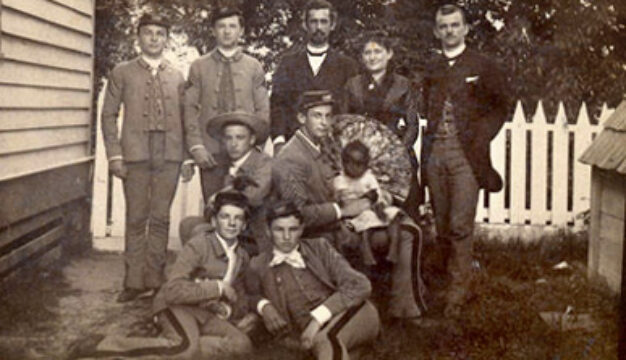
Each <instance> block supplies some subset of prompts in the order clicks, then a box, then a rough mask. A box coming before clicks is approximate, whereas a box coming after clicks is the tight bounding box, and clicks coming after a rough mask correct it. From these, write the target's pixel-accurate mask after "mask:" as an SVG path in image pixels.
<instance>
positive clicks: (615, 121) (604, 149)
mask: <svg viewBox="0 0 626 360" xmlns="http://www.w3.org/2000/svg"><path fill="white" fill-rule="evenodd" d="M580 161H581V162H582V163H584V164H588V165H591V166H592V170H591V219H590V221H591V224H590V231H589V255H588V272H589V276H592V277H593V276H597V275H600V276H601V277H603V278H605V279H606V281H607V282H608V285H609V287H610V288H611V289H612V290H614V291H615V292H616V293H620V292H621V291H622V290H621V289H622V286H623V282H626V279H624V275H623V274H624V272H625V271H624V265H625V261H624V260H626V256H624V254H625V251H626V247H625V246H624V245H625V243H626V100H624V101H622V103H621V104H620V105H619V106H618V107H617V109H615V112H614V113H613V114H612V115H611V117H609V118H608V119H607V120H606V121H605V123H604V129H603V130H602V132H600V133H599V134H598V136H596V138H595V139H594V140H593V142H592V144H591V145H590V146H589V148H588V149H587V150H586V151H585V152H584V153H583V155H582V156H581V157H580Z"/></svg>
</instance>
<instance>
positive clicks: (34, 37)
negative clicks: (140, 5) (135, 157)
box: [0, 0, 95, 278]
mask: <svg viewBox="0 0 626 360" xmlns="http://www.w3.org/2000/svg"><path fill="white" fill-rule="evenodd" d="M0 3H2V9H1V10H2V11H0V39H1V41H2V49H1V51H2V57H1V58H0V199H2V204H3V206H2V207H1V208H0V278H4V277H8V276H10V274H14V273H15V272H14V271H15V270H17V269H18V268H20V267H22V266H23V265H29V266H30V265H32V264H33V263H35V262H38V260H39V259H40V258H45V257H47V256H48V255H49V254H50V253H59V254H60V246H59V245H60V244H61V243H62V244H63V246H64V247H65V246H66V245H67V244H68V243H69V242H68V239H70V238H73V237H76V238H80V240H79V242H83V243H85V242H87V241H88V238H87V236H84V235H85V234H82V233H81V234H80V236H73V235H72V234H74V235H77V234H78V232H77V231H78V230H79V229H80V228H81V227H82V228H83V229H86V228H88V226H87V224H86V223H87V222H88V220H89V219H88V217H89V216H85V214H84V211H85V207H84V205H85V204H86V198H87V197H88V196H89V195H90V193H91V169H92V161H93V160H92V159H93V157H92V156H91V145H90V142H91V138H92V135H91V131H92V130H91V127H92V124H91V123H92V112H91V110H92V109H91V107H92V92H93V90H92V88H93V86H92V85H93V56H94V55H93V54H94V35H93V34H94V27H95V22H94V21H95V19H94V12H95V0H0ZM79 223H80V224H79Z"/></svg>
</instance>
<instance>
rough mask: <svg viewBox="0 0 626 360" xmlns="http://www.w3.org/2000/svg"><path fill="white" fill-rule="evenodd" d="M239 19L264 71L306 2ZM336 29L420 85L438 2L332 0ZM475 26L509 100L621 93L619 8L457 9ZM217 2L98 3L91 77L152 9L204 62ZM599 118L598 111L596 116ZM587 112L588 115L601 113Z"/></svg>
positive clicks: (534, 4)
mask: <svg viewBox="0 0 626 360" xmlns="http://www.w3.org/2000/svg"><path fill="white" fill-rule="evenodd" d="M230 3H234V4H235V5H239V6H240V8H241V9H242V10H243V12H244V16H245V18H246V36H245V37H246V39H245V40H246V43H247V44H248V45H249V48H250V49H252V51H253V52H254V53H255V54H256V55H257V56H259V58H261V59H262V61H263V62H264V64H265V66H266V70H268V71H271V70H272V69H273V68H274V66H275V65H276V62H277V57H278V56H279V55H280V54H281V53H282V52H283V51H284V50H285V49H287V48H288V47H289V46H290V45H291V44H294V43H295V44H301V43H302V39H303V36H304V33H303V30H302V27H301V24H302V20H301V18H300V11H299V9H301V8H302V7H303V6H304V4H305V3H306V0H248V1H243V0H231V1H230ZM334 3H335V5H336V6H337V8H338V10H339V13H340V26H339V27H338V29H337V30H336V31H335V33H334V35H333V38H332V42H333V43H334V45H336V46H339V47H340V48H342V49H344V50H345V51H346V52H347V53H350V54H352V55H353V56H356V55H357V54H358V46H357V43H358V41H357V40H358V36H359V34H361V33H362V31H364V30H368V29H381V30H384V31H386V32H387V33H388V34H389V36H390V37H392V38H394V39H396V40H397V43H398V45H397V47H396V49H395V54H396V56H395V57H394V60H395V61H394V63H395V64H394V65H395V67H396V69H397V71H399V72H400V73H404V74H407V75H410V76H411V77H412V78H414V79H417V80H419V78H420V73H421V71H422V70H423V68H424V64H425V63H426V62H427V61H428V59H429V58H430V57H431V55H432V54H433V52H434V51H435V50H436V49H437V47H438V44H437V42H436V41H435V39H434V36H433V35H432V26H433V18H434V16H433V14H434V12H435V10H436V8H437V6H438V5H439V4H440V3H441V2H440V1H424V0H421V1H415V0H387V1H381V0H358V1H343V0H342V1H339V0H335V1H334ZM459 3H460V4H461V5H462V6H463V7H464V8H466V9H467V10H468V20H469V22H470V24H471V26H472V31H471V33H470V36H469V43H470V44H471V46H474V47H477V48H479V49H481V50H482V51H484V52H485V53H487V54H489V55H490V56H493V57H495V58H497V59H498V60H499V61H500V63H501V64H502V66H503V67H504V68H505V69H506V70H507V74H508V76H509V83H510V84H511V92H512V93H513V95H514V96H515V97H517V98H520V99H523V100H525V103H526V104H525V105H528V104H531V105H532V104H534V103H535V102H536V100H538V99H544V105H545V107H546V110H547V111H548V113H550V112H551V111H552V110H554V112H555V111H556V101H558V100H563V99H566V107H568V108H575V107H576V106H578V103H579V102H580V101H581V100H584V101H586V102H588V103H591V104H601V102H608V103H609V105H611V106H615V105H616V104H617V103H618V102H619V101H620V100H621V99H622V97H623V94H625V93H626V76H625V75H626V50H625V49H624V47H623V46H621V45H622V44H623V43H624V41H626V25H625V22H626V21H625V17H626V4H624V3H623V2H621V1H619V0H594V1H590V0H559V1H557V0H528V1H512V0H463V1H459ZM225 4H226V1H220V0H207V1H198V0H99V1H98V10H97V19H98V26H97V33H96V36H97V38H96V42H97V45H98V46H97V49H98V52H97V56H98V64H97V68H96V75H97V76H102V75H104V74H106V71H107V70H108V69H110V67H111V66H112V65H113V63H115V62H117V61H118V60H119V59H120V58H128V57H130V56H132V55H133V52H134V50H133V48H132V46H130V45H128V44H131V43H132V41H131V37H132V33H133V28H132V24H131V21H130V17H129V16H128V14H129V13H131V14H134V13H135V12H134V10H136V9H145V8H154V9H158V10H159V11H162V12H164V13H166V14H167V15H168V16H170V18H171V19H172V20H173V22H174V23H175V24H176V26H175V28H174V32H176V33H181V34H185V35H186V36H187V38H188V39H189V40H188V42H189V44H190V45H191V46H194V47H196V48H197V49H198V51H199V52H200V53H206V52H207V51H209V50H210V49H211V48H212V47H213V46H214V39H213V37H212V35H211V29H210V15H211V13H212V12H213V11H214V9H215V8H216V7H218V6H224V5H225ZM598 109H599V108H598ZM598 109H595V108H592V109H591V111H592V112H593V111H594V110H598Z"/></svg>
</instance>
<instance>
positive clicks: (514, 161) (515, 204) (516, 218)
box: [509, 101, 527, 224]
mask: <svg viewBox="0 0 626 360" xmlns="http://www.w3.org/2000/svg"><path fill="white" fill-rule="evenodd" d="M510 161H511V163H510V169H511V177H510V179H511V184H510V187H509V191H510V192H509V194H510V196H509V199H510V202H509V209H510V223H511V224H523V223H524V220H525V219H524V218H525V217H524V215H525V210H526V207H525V203H526V171H527V170H526V118H525V116H524V110H523V109H522V103H521V102H520V101H518V102H517V106H516V107H515V113H514V114H513V121H512V123H511V159H510Z"/></svg>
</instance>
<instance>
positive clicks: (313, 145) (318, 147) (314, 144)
mask: <svg viewBox="0 0 626 360" xmlns="http://www.w3.org/2000/svg"><path fill="white" fill-rule="evenodd" d="M297 132H299V133H300V135H302V139H304V140H305V141H306V142H307V143H309V145H311V146H312V147H313V148H314V149H315V150H317V151H321V149H320V146H319V145H317V144H316V143H314V142H313V140H311V139H310V138H309V137H308V136H306V134H305V133H304V131H302V129H298V130H297Z"/></svg>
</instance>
